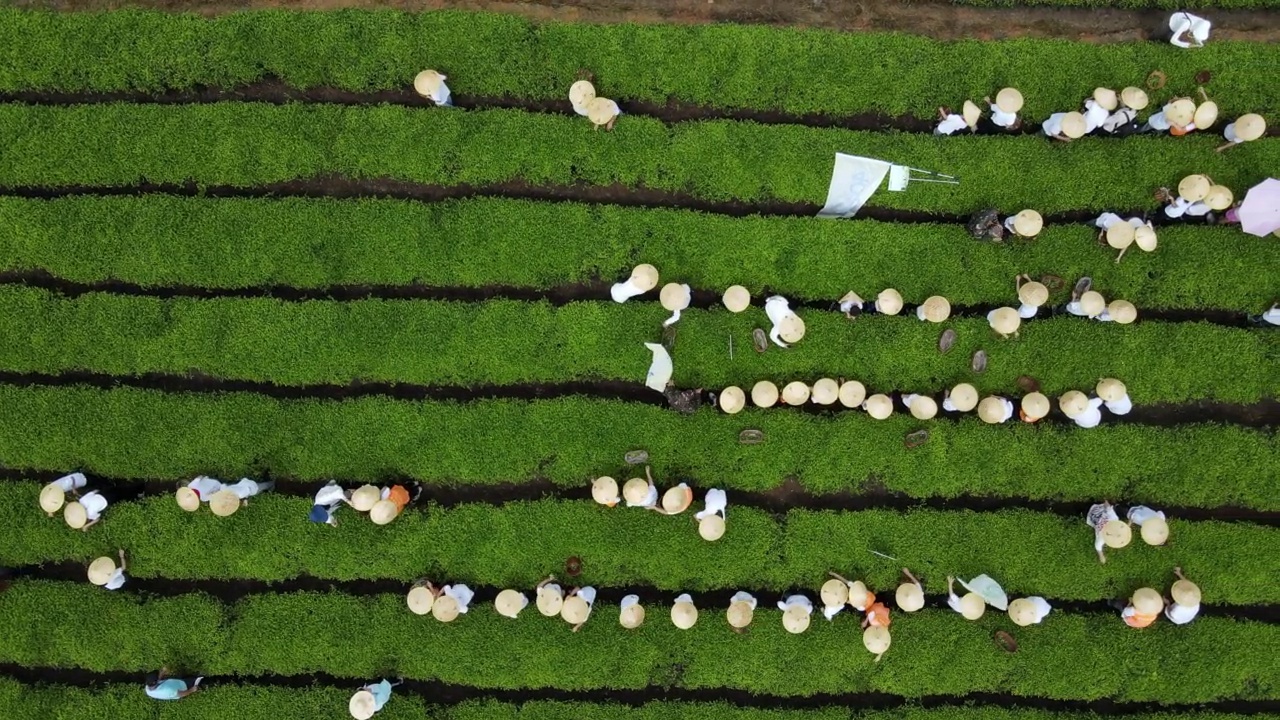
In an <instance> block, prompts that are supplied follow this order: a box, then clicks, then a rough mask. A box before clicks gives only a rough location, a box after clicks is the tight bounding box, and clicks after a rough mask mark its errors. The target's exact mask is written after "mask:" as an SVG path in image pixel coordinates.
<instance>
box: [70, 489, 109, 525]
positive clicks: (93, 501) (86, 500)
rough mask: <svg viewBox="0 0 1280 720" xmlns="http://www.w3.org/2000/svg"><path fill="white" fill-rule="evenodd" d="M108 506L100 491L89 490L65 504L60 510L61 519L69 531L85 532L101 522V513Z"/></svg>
mask: <svg viewBox="0 0 1280 720" xmlns="http://www.w3.org/2000/svg"><path fill="white" fill-rule="evenodd" d="M110 504H111V503H110V501H108V500H107V498H106V497H104V496H103V495H102V492H101V491H99V490H91V491H89V492H87V493H85V494H83V495H81V496H80V497H79V498H78V499H77V500H76V501H75V502H69V503H67V505H66V507H64V508H63V509H62V519H63V520H64V521H66V523H67V525H69V526H70V527H71V529H73V530H83V531H85V532H87V531H88V530H89V528H91V527H93V526H94V525H97V524H98V522H99V521H100V520H102V513H103V511H104V510H106V509H107V506H108V505H110Z"/></svg>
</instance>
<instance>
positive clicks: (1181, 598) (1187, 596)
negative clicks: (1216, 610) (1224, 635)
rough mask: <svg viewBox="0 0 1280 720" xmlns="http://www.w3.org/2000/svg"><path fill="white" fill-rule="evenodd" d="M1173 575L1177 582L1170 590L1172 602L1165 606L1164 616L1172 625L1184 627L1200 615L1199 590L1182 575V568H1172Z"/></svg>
mask: <svg viewBox="0 0 1280 720" xmlns="http://www.w3.org/2000/svg"><path fill="white" fill-rule="evenodd" d="M1173 574H1174V575H1177V576H1178V581H1177V582H1175V583H1174V584H1173V588H1171V589H1170V594H1171V595H1173V601H1172V602H1170V603H1169V604H1168V605H1167V606H1165V609H1164V616H1165V617H1167V618H1169V620H1170V622H1172V623H1173V624H1174V625H1186V624H1187V623H1189V622H1191V621H1192V620H1195V619H1196V615H1199V614H1200V588H1199V587H1197V586H1196V584H1195V583H1193V582H1191V581H1190V580H1188V579H1187V576H1186V575H1183V574H1182V568H1180V567H1176V568H1174V569H1173Z"/></svg>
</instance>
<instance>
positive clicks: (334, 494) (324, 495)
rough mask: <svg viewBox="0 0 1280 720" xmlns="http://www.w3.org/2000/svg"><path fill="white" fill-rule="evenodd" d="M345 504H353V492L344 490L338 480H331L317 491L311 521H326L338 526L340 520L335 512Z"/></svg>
mask: <svg viewBox="0 0 1280 720" xmlns="http://www.w3.org/2000/svg"><path fill="white" fill-rule="evenodd" d="M343 504H347V505H350V504H351V494H350V493H349V492H347V491H345V490H343V489H342V486H341V485H338V482H337V481H336V480H330V481H329V482H328V484H326V485H325V486H324V487H322V488H320V490H319V491H318V492H316V498H315V501H314V502H312V504H311V515H310V518H311V522H318V523H326V524H328V525H332V526H333V527H338V521H337V519H336V518H334V517H333V514H334V513H335V512H336V511H337V510H338V507H340V506H341V505H343Z"/></svg>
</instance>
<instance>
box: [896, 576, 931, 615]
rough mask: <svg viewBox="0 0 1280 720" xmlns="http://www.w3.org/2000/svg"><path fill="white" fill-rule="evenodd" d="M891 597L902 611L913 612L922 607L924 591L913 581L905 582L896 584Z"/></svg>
mask: <svg viewBox="0 0 1280 720" xmlns="http://www.w3.org/2000/svg"><path fill="white" fill-rule="evenodd" d="M893 597H894V599H895V600H897V601H898V607H899V608H902V611H903V612H915V611H917V610H919V609H920V608H922V607H924V591H923V590H921V589H920V586H919V585H917V584H915V583H913V582H905V583H902V584H901V585H899V586H898V589H897V591H896V592H894V594H893Z"/></svg>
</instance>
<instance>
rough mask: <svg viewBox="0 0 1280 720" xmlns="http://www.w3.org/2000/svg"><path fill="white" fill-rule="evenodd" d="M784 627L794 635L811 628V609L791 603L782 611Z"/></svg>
mask: <svg viewBox="0 0 1280 720" xmlns="http://www.w3.org/2000/svg"><path fill="white" fill-rule="evenodd" d="M782 627H783V628H785V629H786V631H787V632H789V633H791V634H792V635H799V634H800V633H802V632H804V631H805V630H808V629H809V611H808V610H805V609H804V608H802V607H800V606H799V605H791V606H789V607H787V609H786V610H784V611H783V612H782Z"/></svg>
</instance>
